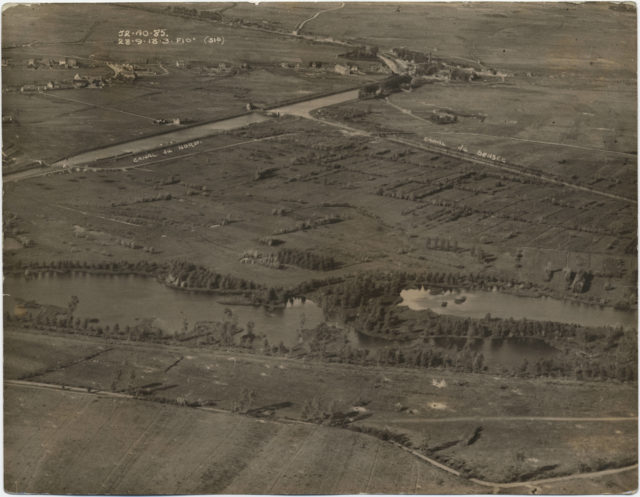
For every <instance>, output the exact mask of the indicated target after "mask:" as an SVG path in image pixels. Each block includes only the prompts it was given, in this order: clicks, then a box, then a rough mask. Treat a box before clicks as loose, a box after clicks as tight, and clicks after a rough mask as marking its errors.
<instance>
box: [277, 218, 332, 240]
mask: <svg viewBox="0 0 640 497" xmlns="http://www.w3.org/2000/svg"><path fill="white" fill-rule="evenodd" d="M342 221H344V219H343V218H342V217H341V216H339V215H337V214H333V215H327V216H322V217H320V218H317V219H305V220H304V221H298V222H297V223H296V224H295V226H291V227H287V228H281V229H279V230H277V231H276V232H275V233H274V235H283V234H285V233H294V232H296V231H304V230H308V229H312V228H316V227H318V226H324V225H326V224H334V223H340V222H342Z"/></svg>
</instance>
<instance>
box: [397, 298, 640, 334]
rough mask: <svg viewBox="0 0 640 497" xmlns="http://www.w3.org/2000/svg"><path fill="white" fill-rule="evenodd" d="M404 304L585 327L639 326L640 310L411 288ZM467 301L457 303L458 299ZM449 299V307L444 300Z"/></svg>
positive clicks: (451, 312) (460, 313) (463, 314)
mask: <svg viewBox="0 0 640 497" xmlns="http://www.w3.org/2000/svg"><path fill="white" fill-rule="evenodd" d="M400 296H401V297H402V299H403V301H402V302H401V303H400V305H404V306H407V307H409V309H412V310H414V311H421V310H425V309H430V310H432V311H433V312H436V313H438V314H448V315H452V316H461V317H468V318H483V317H485V316H486V315H487V313H489V314H491V316H492V317H499V318H505V319H508V318H513V319H529V320H532V321H556V322H560V323H570V324H578V325H583V326H622V327H623V328H633V329H637V323H638V313H637V311H619V310H616V309H613V308H611V307H600V306H595V305H586V304H580V303H576V302H571V301H564V300H557V299H552V298H548V297H540V298H534V297H519V296H516V295H509V294H507V293H499V292H483V291H478V292H471V291H465V290H462V291H460V292H456V291H446V292H444V293H442V294H440V295H431V293H430V292H429V289H425V288H421V289H419V290H418V289H411V290H403V291H402V292H400ZM461 297H463V298H464V302H461V303H456V302H455V300H456V299H460V298H461ZM443 302H446V307H443V306H442V303H443Z"/></svg>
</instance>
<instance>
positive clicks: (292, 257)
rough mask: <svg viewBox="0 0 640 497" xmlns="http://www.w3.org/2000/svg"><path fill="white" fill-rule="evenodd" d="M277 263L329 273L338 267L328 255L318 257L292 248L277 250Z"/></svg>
mask: <svg viewBox="0 0 640 497" xmlns="http://www.w3.org/2000/svg"><path fill="white" fill-rule="evenodd" d="M278 261H279V262H280V263H282V264H288V265H292V266H298V267H301V268H304V269H311V270H313V271H330V270H332V269H337V268H338V267H340V263H339V262H338V261H336V260H335V259H334V258H333V257H331V256H329V255H318V254H314V253H313V252H310V251H308V250H298V249H292V248H286V249H281V250H279V251H278Z"/></svg>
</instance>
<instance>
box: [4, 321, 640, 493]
mask: <svg viewBox="0 0 640 497" xmlns="http://www.w3.org/2000/svg"><path fill="white" fill-rule="evenodd" d="M62 350H65V351H67V352H66V353H67V356H66V357H64V359H61V354H60V352H61V351H62ZM5 355H6V359H5V378H6V381H7V383H6V388H5V406H6V408H5V412H6V414H5V433H6V434H5V460H6V461H7V466H6V476H5V481H6V482H7V483H6V487H7V490H14V485H15V486H16V488H17V491H26V492H44V491H47V492H59V493H65V492H79V493H92V492H102V493H105V492H106V493H112V492H113V493H125V494H126V493H154V492H161V493H164V492H175V493H220V492H229V493H305V492H312V491H313V492H324V493H357V492H369V493H378V492H390V493H394V492H395V493H404V492H406V493H435V492H453V491H455V492H459V493H470V492H474V493H477V492H479V491H480V490H484V491H486V490H487V486H486V485H485V486H482V485H479V484H477V483H474V482H473V481H472V480H470V479H469V478H477V479H480V480H483V481H484V480H488V481H489V482H495V483H496V487H498V488H500V484H501V483H502V484H506V483H509V482H518V481H523V480H528V481H532V483H528V484H524V485H525V486H519V487H517V488H518V489H520V490H523V489H524V490H525V491H529V490H531V488H532V487H537V488H544V489H546V490H549V491H552V490H553V489H554V488H555V487H554V486H553V484H554V482H553V481H551V482H549V483H546V484H545V483H536V481H537V480H540V479H544V478H550V477H551V478H553V477H561V476H564V475H573V474H578V473H583V474H584V473H589V472H594V471H602V470H608V469H617V468H621V467H626V466H629V465H632V464H633V462H634V461H635V459H636V456H635V450H636V443H635V440H636V437H637V433H636V430H637V428H636V425H637V420H636V406H637V401H635V399H636V390H635V389H634V388H633V387H632V386H630V385H624V384H615V383H609V384H606V383H599V382H576V381H563V380H551V379H548V380H543V379H539V380H525V379H515V378H498V377H492V376H490V375H487V374H456V373H451V372H445V371H441V370H437V369H434V370H426V371H425V370H422V371H418V370H411V369H405V368H391V367H366V368H365V367H355V366H350V365H340V364H327V363H320V362H315V361H301V360H294V359H288V358H286V357H272V356H262V355H256V354H246V353H242V352H239V351H237V350H235V351H234V350H229V351H225V350H208V351H203V350H198V349H194V348H188V347H174V346H157V345H153V344H140V343H138V344H127V343H122V342H118V341H115V342H106V341H104V340H100V339H92V338H88V337H76V338H72V337H61V336H57V335H51V334H47V335H43V334H40V333H35V332H31V331H28V330H20V331H11V330H8V331H7V332H6V334H5ZM22 358H28V359H29V363H28V364H30V367H29V368H25V367H20V368H18V367H17V366H16V365H17V364H19V363H20V360H21V359H22ZM63 386H64V388H63ZM96 392H98V393H96ZM247 392H253V393H252V394H248V393H247ZM346 413H350V414H349V415H350V416H351V417H352V418H353V419H351V420H349V421H345V420H344V418H343V417H341V416H342V415H343V414H346ZM354 413H355V414H354ZM354 416H355V418H354ZM338 419H340V420H341V422H337V421H336V420H338ZM34 430H36V431H35V432H34ZM385 433H386V434H387V435H384V434H385ZM388 435H390V436H391V438H389V436H388ZM398 436H400V437H405V438H402V439H401V438H397V437H398ZM385 440H391V442H390V441H385ZM394 440H402V441H401V442H400V443H401V444H403V445H405V446H406V447H411V448H413V450H415V451H416V452H417V453H418V454H422V455H427V456H428V457H431V458H433V459H434V460H436V461H440V462H441V463H443V464H445V465H447V466H448V467H450V468H452V469H454V470H456V471H458V472H459V473H460V475H459V476H456V475H454V474H451V473H448V472H446V471H443V470H442V469H439V468H436V467H435V466H433V465H432V464H430V463H428V462H427V461H425V460H424V459H420V458H419V457H417V456H416V455H415V454H411V453H409V452H407V451H405V450H402V449H401V448H400V447H398V446H397V445H393V443H392V442H393V441H394ZM43 443H44V446H45V449H46V450H45V451H44V452H42V446H41V444H43ZM603 447H608V449H607V450H603ZM37 451H39V452H37ZM36 452H37V454H36ZM94 452H95V454H94ZM62 460H64V461H65V463H64V464H62V465H61V464H60V461H62ZM54 468H55V469H54ZM61 468H64V469H61ZM152 472H153V474H154V475H158V477H157V478H156V477H153V478H152V477H151V473H152ZM145 474H149V478H141V477H140V475H145ZM633 475H634V471H632V470H631V471H623V472H620V473H614V474H612V475H610V476H608V477H607V475H603V478H605V480H603V481H600V480H598V479H597V478H596V479H594V480H592V479H589V480H588V482H587V483H581V481H582V480H581V479H579V480H576V481H575V482H574V484H576V485H580V484H582V485H584V484H588V485H596V486H597V488H599V489H600V491H605V489H608V490H607V491H609V490H611V491H622V490H625V489H629V488H632V486H633V480H632V478H633V477H634V476H633ZM560 481H561V482H562V480H560ZM568 483H571V482H570V481H565V482H563V485H567V484H568ZM543 485H546V486H543ZM516 486H517V484H516ZM506 488H509V487H506ZM565 488H566V487H565ZM574 488H584V487H574Z"/></svg>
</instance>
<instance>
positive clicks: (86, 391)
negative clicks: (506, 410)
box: [4, 380, 638, 489]
mask: <svg viewBox="0 0 640 497" xmlns="http://www.w3.org/2000/svg"><path fill="white" fill-rule="evenodd" d="M4 384H5V388H6V387H7V386H13V387H23V388H37V389H45V390H56V391H67V392H73V393H79V394H83V395H88V396H95V397H102V398H119V399H127V400H140V399H139V398H137V397H135V396H134V395H130V394H124V393H118V392H109V391H104V390H93V389H90V388H81V387H69V386H61V385H56V384H52V383H41V382H32V381H24V380H4ZM151 401H152V400H151ZM152 402H153V401H152ZM88 405H89V404H87V406H88ZM192 409H197V410H200V411H209V412H215V413H221V414H233V413H232V412H231V411H227V410H225V409H219V408H213V407H192ZM79 415H80V412H79V413H78V414H77V415H76V416H75V417H74V418H72V419H69V421H67V423H66V425H68V424H70V423H71V421H72V420H73V419H76V418H77V417H78V416H79ZM428 419H430V420H431V421H427V422H446V421H447V419H446V418H443V419H434V418H428ZM449 419H454V420H457V421H459V420H464V421H481V420H496V421H513V420H519V419H524V420H528V421H531V420H533V421H536V420H540V421H550V420H551V421H606V422H609V421H623V420H624V421H629V420H637V418H560V417H522V418H518V417H512V416H507V417H494V418H489V417H486V418H476V417H467V418H464V417H463V418H449ZM155 421H157V419H154V420H153V421H152V422H151V423H150V425H149V427H150V426H151V425H152V424H153V423H155ZM404 421H405V422H406V420H404ZM419 421H424V420H416V422H419ZM269 422H273V423H278V424H289V425H290V424H298V425H307V426H312V427H314V429H313V430H311V432H310V433H309V434H308V435H307V437H305V439H304V440H303V441H302V442H301V443H300V444H299V445H298V447H297V448H296V451H295V453H294V455H293V457H292V458H291V460H290V461H293V460H294V459H295V457H296V456H297V455H298V453H299V452H301V450H302V448H303V447H304V446H305V443H306V441H307V439H308V438H310V437H311V435H312V434H313V433H315V431H316V430H317V428H318V425H317V424H316V423H310V422H306V421H301V420H296V419H291V418H287V419H283V418H280V419H270V420H269ZM141 437H142V436H141ZM141 437H140V438H139V439H138V440H137V441H135V442H134V443H133V444H132V445H131V446H130V450H129V452H128V453H127V457H129V456H131V453H132V452H135V450H136V447H137V444H138V443H139V442H140V440H141ZM388 443H389V444H390V445H393V446H395V447H398V448H400V449H402V450H404V451H406V452H409V453H410V454H412V455H413V456H415V457H417V458H418V459H420V460H422V461H424V462H427V463H429V464H430V465H431V466H434V467H436V468H439V469H441V470H443V471H446V472H447V473H450V474H452V475H454V476H457V477H460V478H463V479H465V480H467V481H469V482H472V483H475V484H478V485H481V486H485V487H491V488H494V489H506V488H519V487H531V486H534V485H540V484H548V483H554V482H560V481H568V480H573V479H585V478H598V477H602V476H607V475H613V474H618V473H623V472H627V471H632V470H634V469H637V467H638V464H633V465H630V466H624V467H621V468H612V469H607V470H602V471H596V472H590V473H575V474H572V475H565V476H558V477H552V478H545V479H539V480H529V481H524V482H504V483H503V482H491V481H486V480H482V479H478V478H468V477H466V476H464V475H463V474H461V472H460V471H458V470H456V469H454V468H452V467H450V466H447V465H446V464H443V463H441V462H438V461H436V460H435V459H432V458H430V457H428V456H426V455H424V454H422V453H420V452H418V451H416V450H414V449H411V448H410V447H406V446H404V445H401V444H399V443H397V442H393V441H389V442H388ZM45 445H46V444H45ZM376 457H377V452H376ZM43 458H44V454H43V455H42V457H41V458H40V459H39V461H38V463H37V466H38V467H39V465H40V464H41V462H42V460H43ZM123 461H124V459H123ZM374 467H375V461H374V464H373V466H372V470H371V471H372V473H371V474H370V475H369V481H370V480H371V478H372V475H373V468H374ZM117 470H118V471H123V470H124V471H126V468H123V467H122V464H119V465H118V466H117V467H116V468H114V469H113V470H112V471H111V473H110V474H109V475H108V476H107V477H106V478H105V480H104V482H103V488H105V485H107V487H110V486H111V484H112V483H113V482H109V480H110V478H111V477H112V476H113V475H114V474H115V472H116V471H117ZM282 473H283V471H281V472H280V473H279V474H278V475H277V476H276V478H275V479H274V480H273V482H272V483H271V486H270V488H271V489H273V488H275V486H276V484H277V483H278V480H279V478H280V476H281V474H282ZM367 486H368V484H367Z"/></svg>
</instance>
